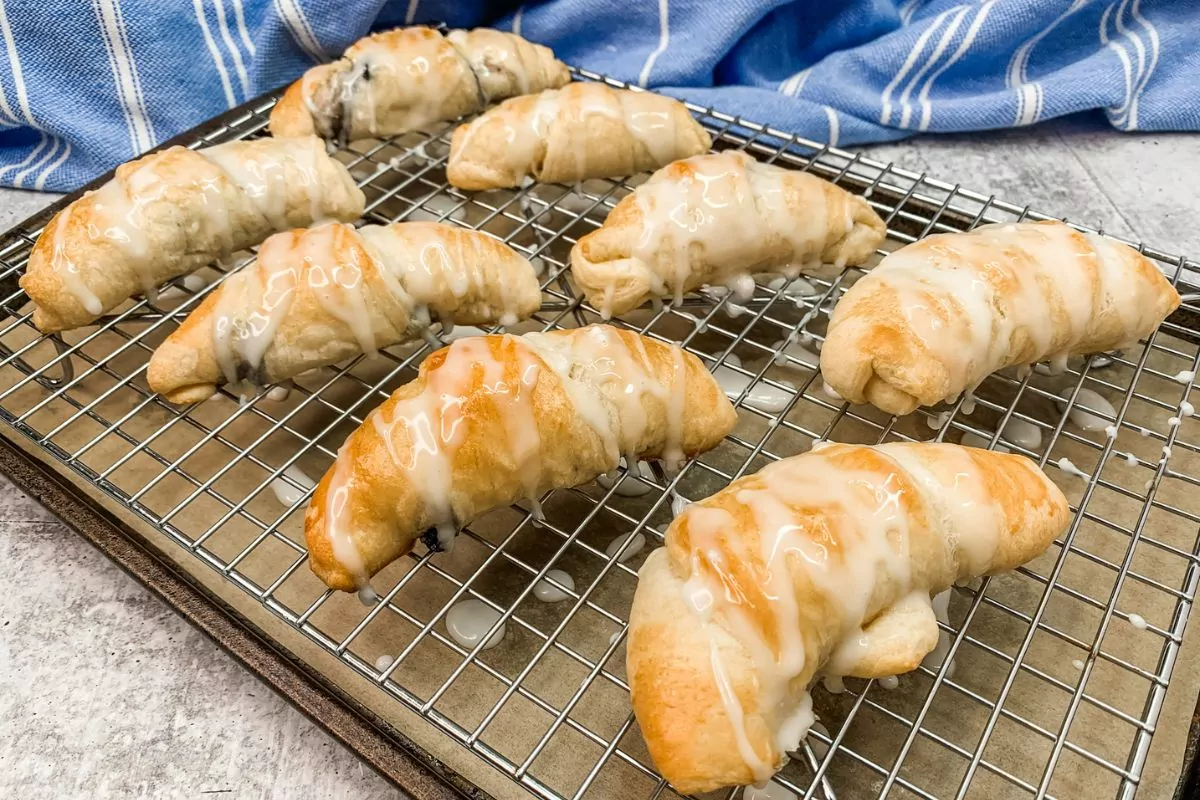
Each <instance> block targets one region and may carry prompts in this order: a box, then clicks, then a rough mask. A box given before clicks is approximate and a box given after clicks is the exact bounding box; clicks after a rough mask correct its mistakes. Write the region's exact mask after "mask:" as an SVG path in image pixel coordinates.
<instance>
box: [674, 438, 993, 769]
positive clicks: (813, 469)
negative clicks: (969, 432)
mask: <svg viewBox="0 0 1200 800" xmlns="http://www.w3.org/2000/svg"><path fill="white" fill-rule="evenodd" d="M875 452H877V453H880V454H881V455H883V456H884V457H885V458H888V459H890V460H891V463H892V465H893V471H890V472H889V471H882V472H880V471H876V470H864V471H855V470H853V469H847V468H845V467H844V466H841V467H838V468H834V467H833V466H832V465H831V464H830V463H829V458H828V457H827V456H824V455H816V456H801V457H795V458H791V459H785V460H783V461H779V462H775V463H773V464H770V465H768V466H767V467H765V468H763V469H762V470H761V471H760V472H759V473H758V474H757V475H756V476H755V478H754V479H753V481H752V482H749V483H748V484H746V485H744V486H743V487H742V488H739V489H736V490H735V492H736V493H735V494H734V495H733V497H732V500H733V502H735V503H736V504H737V505H738V506H739V507H741V508H743V509H745V510H746V511H748V512H749V513H750V514H751V515H752V516H753V519H754V523H755V524H754V529H755V531H757V537H756V538H757V542H756V543H753V544H749V547H751V548H753V549H752V551H751V552H752V553H753V556H752V555H751V554H750V553H747V554H746V556H745V557H746V558H754V562H753V563H754V570H753V572H754V575H755V579H754V580H755V581H756V585H757V586H758V587H760V589H759V591H761V595H762V597H763V598H764V600H765V603H763V602H759V601H757V600H756V601H754V603H753V609H754V611H753V613H750V612H749V611H748V607H747V606H745V605H743V602H745V601H743V600H740V599H735V598H741V597H743V594H742V592H744V591H746V590H747V586H746V584H745V582H744V579H743V580H742V581H741V582H739V581H738V580H737V579H736V578H735V577H734V574H733V573H732V572H730V565H728V564H727V561H726V558H727V556H726V547H727V545H726V544H725V542H724V539H725V535H724V532H727V531H728V530H729V529H730V528H731V526H733V525H734V521H733V518H732V517H731V512H730V511H727V510H726V508H725V507H723V506H718V505H713V504H710V503H699V504H694V505H692V506H690V507H689V508H688V509H687V510H686V511H685V512H684V513H683V514H681V515H680V517H679V518H678V519H677V520H676V521H675V523H673V529H674V528H675V527H679V526H686V528H680V530H681V532H682V531H684V530H686V537H687V538H686V541H687V542H688V547H689V559H690V561H689V564H690V569H689V572H690V577H688V578H687V579H686V580H685V581H684V582H683V584H682V589H681V591H682V593H683V600H684V603H685V605H686V606H687V607H688V608H689V609H691V611H692V612H693V613H695V614H696V615H697V617H698V618H699V622H700V623H701V624H702V625H703V626H704V628H705V630H707V631H708V634H709V641H710V647H711V655H712V658H711V664H712V670H713V675H714V678H715V680H716V684H717V688H718V692H719V694H720V696H721V702H722V707H723V709H724V711H725V714H726V717H727V718H728V720H729V723H730V725H731V726H732V728H733V733H734V738H735V741H736V742H737V746H738V751H739V754H740V755H741V757H742V760H743V761H744V762H745V763H746V764H747V766H749V768H750V769H751V771H752V773H753V776H754V778H755V780H758V781H761V780H765V779H766V778H768V777H770V773H771V771H772V765H771V764H770V763H769V762H770V758H769V757H768V755H769V754H764V753H761V752H758V751H757V750H756V749H755V747H754V746H753V743H752V742H751V741H750V736H749V733H748V730H747V727H746V720H745V709H744V708H743V707H742V704H741V701H740V700H739V699H738V697H737V695H736V693H735V692H734V690H733V687H732V686H731V685H730V684H729V680H728V676H727V675H726V673H725V667H724V665H723V663H722V659H721V656H720V650H721V649H723V647H724V645H721V646H720V647H719V646H718V644H719V642H721V641H723V638H721V637H722V634H723V633H726V632H727V634H728V635H729V636H732V637H733V639H735V640H736V641H737V642H738V643H739V644H740V645H741V646H742V648H743V649H744V650H745V652H746V654H747V656H748V657H749V658H750V659H751V660H752V662H753V663H754V665H755V667H756V670H755V676H756V682H755V685H756V686H757V694H758V699H757V702H756V703H755V709H756V711H755V713H756V715H758V716H761V717H763V718H764V721H765V722H766V727H767V729H768V730H772V731H774V732H775V734H776V741H775V744H776V747H777V748H778V750H779V751H781V752H785V753H786V752H788V751H791V750H793V749H795V747H796V746H797V745H798V743H799V742H800V741H801V739H802V738H803V736H804V734H805V733H806V732H807V730H808V728H809V727H810V726H811V725H812V724H813V721H814V718H813V716H812V706H811V697H810V696H809V695H808V693H807V692H806V691H805V690H804V688H803V686H802V685H799V684H801V683H802V682H803V683H807V680H808V679H810V678H811V677H812V676H813V674H814V672H815V669H816V667H818V666H820V665H819V664H814V663H812V659H813V658H814V655H813V654H812V653H811V652H810V651H809V649H808V647H809V644H808V643H807V642H806V641H805V637H804V629H805V627H806V625H805V616H804V615H805V614H806V613H807V612H806V611H803V610H802V609H801V607H800V606H799V603H798V600H797V597H796V591H797V590H796V585H797V583H801V582H802V583H803V584H804V585H806V587H809V588H808V589H806V591H813V590H815V591H817V592H819V593H820V596H821V597H822V599H823V600H824V602H825V603H826V604H828V605H829V606H831V608H832V613H836V614H837V615H838V618H839V619H840V620H841V625H842V631H841V641H843V642H846V641H850V642H851V647H853V644H854V642H853V641H852V640H853V639H855V638H857V637H863V636H865V635H866V634H864V633H863V626H864V625H866V624H868V623H871V622H872V621H873V620H875V619H878V618H879V617H880V616H881V614H882V613H883V612H884V611H886V610H887V609H885V608H880V607H879V606H878V604H879V603H880V602H881V600H880V599H878V598H877V597H876V595H877V592H876V588H877V587H878V586H880V585H891V586H892V587H894V589H893V591H897V593H898V597H899V598H901V599H898V600H897V602H912V603H925V604H930V603H932V605H933V606H934V610H935V612H936V613H937V614H938V615H939V617H944V615H945V611H946V602H947V600H948V593H942V594H939V595H938V597H937V598H936V600H933V601H931V600H930V597H929V595H928V594H927V593H926V592H924V591H922V589H921V588H920V587H914V586H912V584H911V581H912V573H911V571H910V570H911V566H910V559H911V554H910V552H909V544H908V536H909V530H908V525H909V522H910V518H909V516H908V514H907V512H906V510H905V509H904V507H903V506H902V505H901V503H900V497H901V496H902V494H903V493H904V492H905V491H906V489H905V488H903V486H904V484H901V483H899V481H900V480H901V479H900V478H899V475H898V474H897V473H899V472H901V470H902V471H903V473H906V474H907V476H908V478H907V479H908V480H912V481H914V482H915V483H916V484H917V485H918V486H923V487H925V488H924V489H923V491H925V492H929V493H931V494H933V495H936V496H939V497H943V498H948V499H947V501H946V506H945V507H944V508H943V509H942V510H941V513H942V514H945V515H946V516H947V517H948V520H947V521H948V523H949V524H950V525H951V527H952V528H954V529H956V530H960V531H963V532H964V533H966V532H967V531H970V534H969V535H963V536H962V537H961V538H960V539H959V540H957V542H955V543H954V544H953V545H952V546H954V547H956V548H957V553H956V555H955V556H954V560H955V563H958V564H959V565H960V566H959V570H960V572H961V573H962V574H964V575H965V574H977V573H979V572H983V571H986V567H987V564H988V563H990V560H991V558H992V555H993V553H994V551H995V548H996V545H997V536H998V532H997V526H996V523H995V521H994V520H995V515H996V513H997V512H996V511H995V509H994V506H993V501H992V500H991V499H990V498H989V497H988V496H987V495H986V493H985V489H984V487H983V482H982V480H980V478H979V476H978V473H977V469H976V467H975V466H974V464H973V462H972V461H971V460H970V458H969V457H968V456H966V455H965V454H964V455H963V456H962V457H961V462H960V463H958V464H955V465H954V466H955V471H956V472H957V473H958V479H957V482H956V490H955V492H953V493H947V491H946V487H945V486H943V485H942V484H941V482H940V481H939V480H938V479H937V478H935V477H934V476H933V474H932V473H930V472H929V471H928V470H927V469H926V468H925V467H923V466H922V465H921V464H920V463H919V461H917V459H915V458H913V457H912V456H911V455H910V454H909V453H908V451H907V450H906V448H905V447H904V446H893V445H883V446H881V447H878V448H875ZM885 463H886V462H885ZM908 491H911V490H908ZM729 499H730V498H728V496H726V498H725V502H729ZM798 509H801V510H808V509H813V510H820V511H821V512H822V515H821V516H822V517H823V518H824V519H826V520H830V522H829V529H828V530H823V531H822V532H821V533H820V535H817V532H814V531H809V530H808V529H807V528H806V526H805V525H803V524H801V523H800V517H799V516H798V512H797V510H798ZM827 536H835V537H837V539H838V540H840V542H841V543H842V548H845V553H846V555H845V557H841V556H832V555H831V551H832V548H827V546H826V543H825V538H824V537H827ZM753 541H754V540H753V539H750V540H748V542H753ZM851 547H853V552H851V551H850V548H851ZM798 575H803V576H804V577H803V578H801V577H798ZM738 587H740V588H738ZM906 591H907V592H908V594H907V595H906V594H905V592H906ZM718 599H720V601H719V602H718ZM764 610H765V611H766V612H767V614H769V618H770V622H769V623H766V624H764V623H763V622H762V614H763V612H764ZM823 613H830V612H828V611H823ZM718 620H719V622H720V626H719V628H718V627H717V625H716V623H717V621H718ZM881 635H883V634H881ZM943 652H944V651H943ZM843 656H844V657H845V656H852V654H851V653H850V651H849V650H847V651H846V652H845V653H844V654H843ZM943 657H944V655H943ZM838 660H839V661H841V662H842V663H841V665H842V666H846V665H847V664H850V662H852V661H853V658H852V657H849V658H848V660H846V661H842V659H838ZM851 665H852V664H851ZM826 678H827V684H826V686H827V688H829V689H830V690H831V691H837V690H839V688H840V677H839V672H838V670H837V669H834V670H832V671H831V672H830V673H829V674H827V675H826Z"/></svg>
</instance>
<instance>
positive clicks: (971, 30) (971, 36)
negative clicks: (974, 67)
mask: <svg viewBox="0 0 1200 800" xmlns="http://www.w3.org/2000/svg"><path fill="white" fill-rule="evenodd" d="M995 4H996V0H984V2H983V4H981V5H980V6H979V13H978V14H976V15H975V19H973V20H971V25H970V27H968V28H967V32H966V35H964V36H963V40H962V41H961V42H959V44H958V49H957V50H955V51H954V55H952V56H950V58H949V59H948V60H947V61H946V63H945V64H942V65H941V66H940V67H938V68H937V69H936V70H934V71H933V72H932V73H930V75H929V77H928V78H926V79H925V85H924V86H922V87H921V93H920V94H919V95H917V102H919V103H920V104H921V120H920V122H918V123H917V128H918V129H919V130H923V131H927V130H929V122H930V119H931V118H932V117H933V105H932V104H931V103H930V102H929V90H930V89H932V88H933V84H934V81H936V80H937V79H938V78H939V77H941V75H942V73H943V72H945V71H946V70H948V69H950V67H952V66H954V64H956V63H957V62H958V60H959V59H960V58H962V57H963V55H965V54H966V52H967V50H969V49H971V45H973V44H974V43H975V37H976V36H978V35H979V29H980V28H982V27H983V21H984V20H985V19H987V15H988V12H989V11H991V10H992V6H994V5H995Z"/></svg>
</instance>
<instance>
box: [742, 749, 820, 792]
mask: <svg viewBox="0 0 1200 800" xmlns="http://www.w3.org/2000/svg"><path fill="white" fill-rule="evenodd" d="M813 749H814V750H815V749H816V745H815V743H814V746H813ZM817 757H818V758H820V756H817ZM796 797H797V794H796V793H795V792H793V791H792V790H791V789H788V788H787V787H786V786H783V785H781V784H779V783H776V782H775V781H767V782H766V783H765V784H763V785H762V787H761V788H760V787H758V786H746V787H743V788H742V800H796Z"/></svg>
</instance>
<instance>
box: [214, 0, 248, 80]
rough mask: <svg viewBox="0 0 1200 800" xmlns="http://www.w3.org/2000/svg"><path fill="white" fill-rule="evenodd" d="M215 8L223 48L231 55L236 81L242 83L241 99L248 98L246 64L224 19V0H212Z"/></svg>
mask: <svg viewBox="0 0 1200 800" xmlns="http://www.w3.org/2000/svg"><path fill="white" fill-rule="evenodd" d="M213 5H214V6H216V9H217V24H218V25H220V26H221V38H222V39H223V40H224V41H225V49H227V50H228V51H229V54H230V55H231V56H233V68H234V69H236V70H237V74H238V82H239V83H241V84H242V99H243V100H249V99H250V78H249V77H248V76H247V75H246V65H245V64H243V63H242V51H241V50H239V49H238V46H237V43H236V42H234V41H233V34H232V33H231V32H230V30H229V23H227V22H226V21H225V0H213Z"/></svg>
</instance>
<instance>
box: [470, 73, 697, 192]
mask: <svg viewBox="0 0 1200 800" xmlns="http://www.w3.org/2000/svg"><path fill="white" fill-rule="evenodd" d="M711 146H712V139H711V138H710V137H709V135H708V132H707V131H705V130H704V128H703V127H701V125H700V123H699V122H697V121H696V120H695V119H693V118H692V115H691V114H689V113H688V110H687V107H686V106H684V105H683V103H680V102H679V101H678V100H673V99H672V98H670V97H664V96H663V95H660V94H653V93H651V92H631V91H626V90H624V89H613V88H611V87H609V86H605V85H604V84H602V83H572V84H570V85H568V86H565V87H563V88H562V89H558V90H549V91H545V92H542V93H541V94H536V95H529V96H526V97H514V98H513V99H511V100H506V101H505V102H503V103H501V104H500V105H498V106H496V107H495V108H493V109H491V110H490V111H487V112H485V113H484V114H482V115H480V116H479V117H476V118H475V119H473V120H471V121H470V122H468V123H466V124H465V125H460V126H459V128H458V130H456V131H455V132H454V138H453V139H452V140H451V141H450V160H449V162H448V163H447V166H446V177H447V179H448V180H449V181H450V183H451V184H453V185H454V186H457V187H458V188H460V189H476V190H481V189H501V188H507V187H515V186H520V185H521V183H522V182H523V181H525V180H526V179H529V178H532V179H533V180H535V181H541V182H543V183H574V182H575V181H582V180H586V179H588V178H616V177H624V176H626V175H633V174H634V173H637V172H646V171H649V170H654V169H658V168H659V167H663V166H666V165H667V164H669V163H671V162H672V161H675V160H676V159H680V158H687V157H688V156H694V155H698V154H699V153H703V152H705V151H706V150H708V148H709V147H711Z"/></svg>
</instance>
